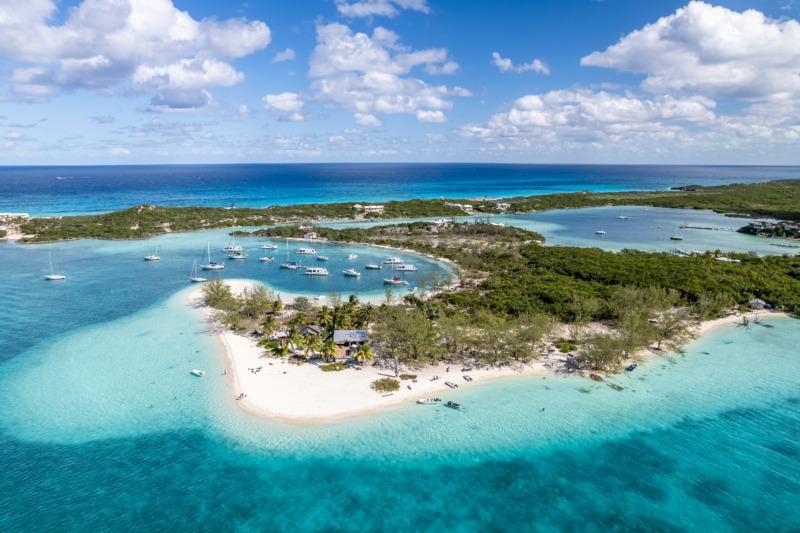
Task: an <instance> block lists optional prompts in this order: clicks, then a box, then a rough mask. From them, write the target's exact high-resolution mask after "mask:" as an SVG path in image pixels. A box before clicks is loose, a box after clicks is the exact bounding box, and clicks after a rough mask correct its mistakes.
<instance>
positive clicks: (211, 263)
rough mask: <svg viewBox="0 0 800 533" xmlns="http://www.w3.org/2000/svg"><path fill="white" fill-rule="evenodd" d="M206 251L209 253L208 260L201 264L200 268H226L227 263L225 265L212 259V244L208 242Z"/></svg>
mask: <svg viewBox="0 0 800 533" xmlns="http://www.w3.org/2000/svg"><path fill="white" fill-rule="evenodd" d="M206 252H207V254H208V261H206V262H205V263H203V264H202V265H200V268H202V269H203V270H222V269H223V268H225V265H223V264H222V263H217V262H216V261H213V260H212V259H211V245H209V244H208V243H206Z"/></svg>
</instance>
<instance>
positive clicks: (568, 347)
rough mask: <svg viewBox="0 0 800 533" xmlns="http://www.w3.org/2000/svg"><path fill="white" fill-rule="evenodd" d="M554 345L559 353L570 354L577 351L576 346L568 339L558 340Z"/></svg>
mask: <svg viewBox="0 0 800 533" xmlns="http://www.w3.org/2000/svg"><path fill="white" fill-rule="evenodd" d="M554 344H555V346H556V348H558V351H559V352H561V353H567V352H572V351H575V350H577V349H578V345H577V344H576V343H575V341H573V340H569V339H558V340H557V341H556V342H555V343H554Z"/></svg>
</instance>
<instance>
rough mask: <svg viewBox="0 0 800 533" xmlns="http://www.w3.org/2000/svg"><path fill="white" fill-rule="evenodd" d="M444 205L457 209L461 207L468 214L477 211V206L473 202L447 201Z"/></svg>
mask: <svg viewBox="0 0 800 533" xmlns="http://www.w3.org/2000/svg"><path fill="white" fill-rule="evenodd" d="M444 205H446V206H447V207H454V208H456V209H461V210H462V211H464V212H465V213H467V214H470V215H471V214H472V213H474V212H475V208H474V207H473V206H472V205H471V204H458V203H455V202H445V203H444Z"/></svg>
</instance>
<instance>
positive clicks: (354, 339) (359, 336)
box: [333, 329, 369, 359]
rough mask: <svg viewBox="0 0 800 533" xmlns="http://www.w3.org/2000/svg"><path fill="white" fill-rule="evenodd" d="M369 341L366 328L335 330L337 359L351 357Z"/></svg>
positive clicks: (334, 341)
mask: <svg viewBox="0 0 800 533" xmlns="http://www.w3.org/2000/svg"><path fill="white" fill-rule="evenodd" d="M367 341H369V337H368V335H367V330H365V329H336V330H334V331H333V343H334V344H335V345H336V359H349V358H350V357H352V356H353V355H355V354H356V352H357V351H358V349H359V347H360V346H361V345H362V344H366V343H367Z"/></svg>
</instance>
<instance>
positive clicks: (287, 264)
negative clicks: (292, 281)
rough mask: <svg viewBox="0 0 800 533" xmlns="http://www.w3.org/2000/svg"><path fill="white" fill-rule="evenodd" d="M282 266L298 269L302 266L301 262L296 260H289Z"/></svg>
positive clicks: (288, 268)
mask: <svg viewBox="0 0 800 533" xmlns="http://www.w3.org/2000/svg"><path fill="white" fill-rule="evenodd" d="M281 268H282V269H284V270H297V269H299V268H300V264H299V263H296V262H295V261H289V262H288V263H283V264H282V265H281Z"/></svg>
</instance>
